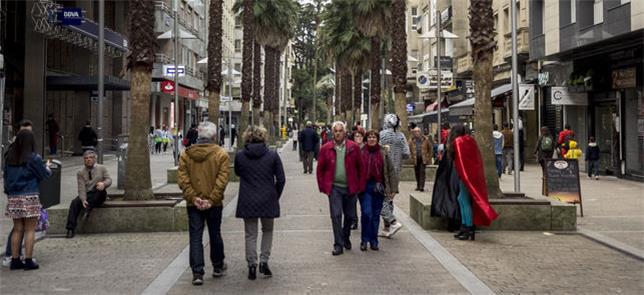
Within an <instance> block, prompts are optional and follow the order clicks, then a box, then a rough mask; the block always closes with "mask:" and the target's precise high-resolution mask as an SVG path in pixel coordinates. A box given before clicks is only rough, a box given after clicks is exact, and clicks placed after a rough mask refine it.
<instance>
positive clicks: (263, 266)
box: [259, 262, 273, 277]
mask: <svg viewBox="0 0 644 295" xmlns="http://www.w3.org/2000/svg"><path fill="white" fill-rule="evenodd" d="M259 273H263V274H264V275H265V276H267V277H272V276H273V272H272V271H271V269H270V268H268V263H267V262H260V263H259Z"/></svg>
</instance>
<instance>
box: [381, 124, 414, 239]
mask: <svg viewBox="0 0 644 295" xmlns="http://www.w3.org/2000/svg"><path fill="white" fill-rule="evenodd" d="M383 126H384V129H383V130H382V131H380V145H381V146H388V147H389V157H390V158H391V161H392V162H393V165H394V171H395V172H396V175H398V176H400V171H401V170H402V162H403V160H404V159H409V157H410V152H409V146H408V145H407V139H406V138H405V134H403V133H402V132H400V131H398V129H399V128H400V118H399V117H398V115H396V114H387V115H386V116H385V120H384V125H383ZM381 215H382V220H383V221H384V228H383V231H382V232H381V233H379V235H380V236H383V237H386V238H391V237H393V235H395V234H396V232H398V230H400V228H402V224H401V223H400V222H398V221H397V220H396V216H395V215H394V199H393V196H386V197H385V200H384V202H383V204H382V213H381Z"/></svg>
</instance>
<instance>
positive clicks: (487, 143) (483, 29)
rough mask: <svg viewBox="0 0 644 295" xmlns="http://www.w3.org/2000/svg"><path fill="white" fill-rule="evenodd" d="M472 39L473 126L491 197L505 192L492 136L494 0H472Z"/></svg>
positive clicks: (494, 45)
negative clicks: (498, 173)
mask: <svg viewBox="0 0 644 295" xmlns="http://www.w3.org/2000/svg"><path fill="white" fill-rule="evenodd" d="M469 14H470V31H471V37H470V43H471V45H472V52H471V54H472V62H473V64H475V65H476V66H475V67H474V68H473V70H472V74H473V75H472V76H473V79H474V84H475V92H476V96H477V97H476V100H475V101H474V113H475V114H476V116H475V117H474V128H475V129H476V133H475V134H474V138H475V139H476V141H477V143H478V145H479V147H480V149H481V156H482V158H483V168H484V171H485V179H486V182H487V187H488V194H489V197H490V198H496V197H500V196H502V193H501V189H500V188H499V178H498V176H497V174H496V164H495V158H494V143H493V139H492V103H491V98H490V94H491V90H492V80H493V72H492V62H493V55H494V48H495V47H496V42H495V41H494V36H495V35H494V21H493V18H492V14H493V11H492V0H478V1H472V2H471V7H470V13H469Z"/></svg>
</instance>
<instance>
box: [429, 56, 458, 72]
mask: <svg viewBox="0 0 644 295" xmlns="http://www.w3.org/2000/svg"><path fill="white" fill-rule="evenodd" d="M453 66H454V61H453V59H452V57H451V56H441V68H443V69H451V68H452V67H453ZM434 67H435V68H437V67H438V56H434Z"/></svg>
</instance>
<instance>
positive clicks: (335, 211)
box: [316, 122, 364, 256]
mask: <svg viewBox="0 0 644 295" xmlns="http://www.w3.org/2000/svg"><path fill="white" fill-rule="evenodd" d="M332 129H333V140H332V141H330V142H328V143H327V144H325V145H323V146H322V148H320V157H319V161H318V167H317V171H316V174H317V181H318V188H319V189H320V192H321V193H324V194H325V195H327V196H328V197H329V211H330V213H331V222H332V224H333V239H334V242H333V252H332V254H333V255H334V256H335V255H340V254H342V253H343V252H344V249H347V250H351V240H350V239H349V237H350V236H351V223H352V222H353V220H354V219H355V218H356V214H357V212H356V203H357V194H358V193H360V191H361V190H362V189H363V187H364V186H363V185H362V182H363V179H362V176H363V175H362V173H363V172H362V171H363V170H362V169H363V165H362V156H361V152H360V147H358V145H357V144H356V143H355V142H353V141H351V140H347V139H346V137H347V131H346V126H345V125H344V123H342V122H335V123H333V127H332ZM343 215H344V219H343V218H342V217H343ZM343 247H344V249H343Z"/></svg>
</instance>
